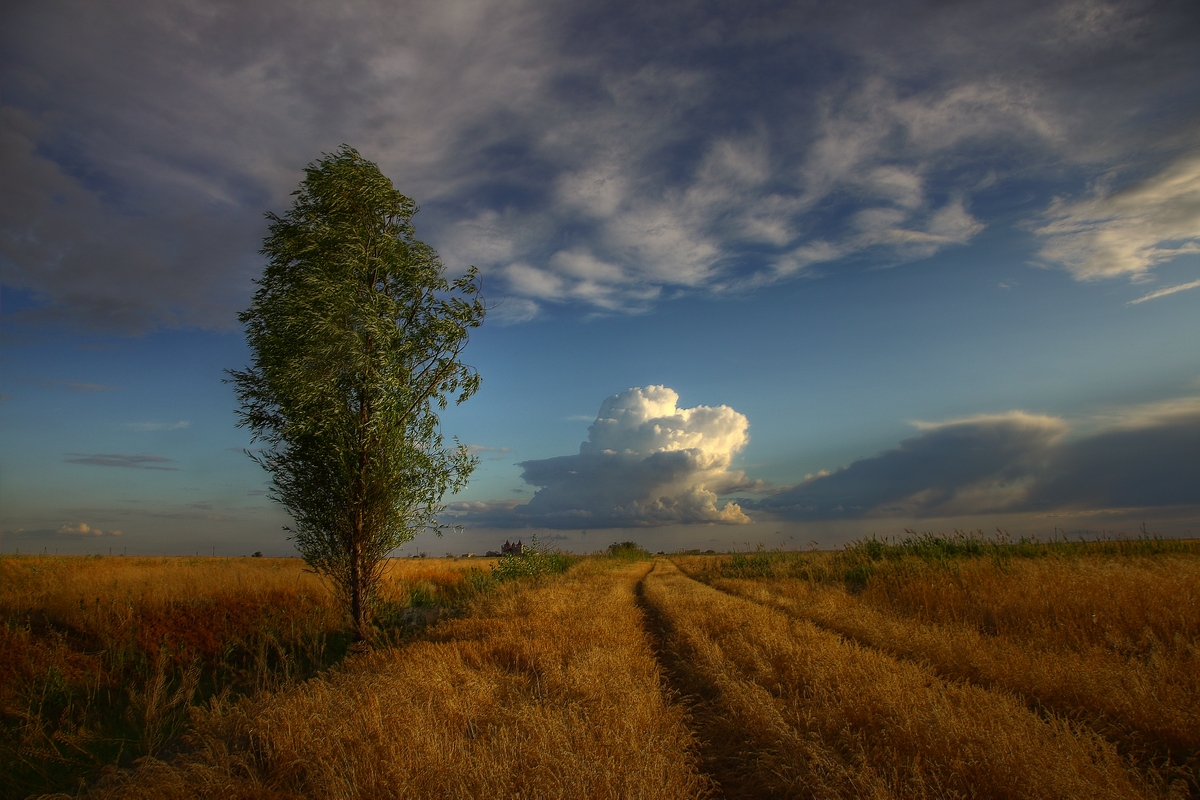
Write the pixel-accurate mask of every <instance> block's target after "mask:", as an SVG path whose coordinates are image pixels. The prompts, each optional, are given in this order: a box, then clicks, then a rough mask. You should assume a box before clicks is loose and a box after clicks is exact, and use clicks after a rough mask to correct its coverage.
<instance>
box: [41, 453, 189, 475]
mask: <svg viewBox="0 0 1200 800" xmlns="http://www.w3.org/2000/svg"><path fill="white" fill-rule="evenodd" d="M67 455H68V456H71V457H70V458H64V459H63V461H65V462H66V463H68V464H87V465H89V466H93V467H126V468H129V469H157V470H162V471H163V472H178V471H179V468H178V467H167V466H163V465H164V464H170V463H171V462H172V461H173V460H174V459H170V458H163V457H162V456H148V455H123V454H120V453H93V454H92V455H87V454H85V453H67Z"/></svg>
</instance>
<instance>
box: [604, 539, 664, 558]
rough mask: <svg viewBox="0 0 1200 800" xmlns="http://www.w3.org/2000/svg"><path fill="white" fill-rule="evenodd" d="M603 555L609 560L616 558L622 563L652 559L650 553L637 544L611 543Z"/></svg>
mask: <svg viewBox="0 0 1200 800" xmlns="http://www.w3.org/2000/svg"><path fill="white" fill-rule="evenodd" d="M604 554H605V555H606V556H608V557H609V558H616V559H620V560H622V561H641V560H642V559H646V558H653V556H652V555H651V554H650V551H649V550H647V549H646V548H644V547H642V546H641V545H640V544H638V543H637V542H613V543H612V544H610V545H609V546H608V549H606V550H605V551H604Z"/></svg>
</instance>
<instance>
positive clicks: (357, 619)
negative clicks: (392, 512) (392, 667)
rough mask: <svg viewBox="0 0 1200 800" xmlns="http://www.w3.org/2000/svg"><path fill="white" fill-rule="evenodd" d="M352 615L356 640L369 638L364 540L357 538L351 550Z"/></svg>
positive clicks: (360, 640) (363, 640) (362, 640)
mask: <svg viewBox="0 0 1200 800" xmlns="http://www.w3.org/2000/svg"><path fill="white" fill-rule="evenodd" d="M350 617H351V619H352V622H353V624H354V640H355V641H356V642H365V641H366V640H367V633H368V631H367V624H368V622H369V620H368V619H367V586H366V575H365V574H364V573H363V564H362V540H361V539H359V538H356V539H355V542H354V547H353V549H352V550H351V551H350Z"/></svg>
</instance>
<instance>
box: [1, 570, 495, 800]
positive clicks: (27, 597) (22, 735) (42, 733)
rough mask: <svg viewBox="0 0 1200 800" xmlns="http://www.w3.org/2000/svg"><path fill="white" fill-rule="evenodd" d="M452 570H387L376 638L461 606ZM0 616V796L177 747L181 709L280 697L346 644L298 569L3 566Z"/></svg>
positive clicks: (318, 591)
mask: <svg viewBox="0 0 1200 800" xmlns="http://www.w3.org/2000/svg"><path fill="white" fill-rule="evenodd" d="M464 569H466V567H462V568H460V566H459V564H457V563H449V562H438V561H425V560H421V561H420V562H419V563H418V562H410V561H408V560H403V561H401V560H397V561H395V562H393V563H392V564H391V565H390V566H389V571H388V575H387V577H386V578H385V581H384V589H385V592H384V597H383V598H382V600H381V604H380V609H379V611H380V612H381V613H380V622H381V623H383V624H384V625H385V626H390V629H389V630H390V632H391V637H390V638H397V637H396V635H395V634H396V632H397V631H399V630H407V629H408V628H409V627H411V625H409V623H411V622H413V621H414V620H412V619H406V618H404V615H403V613H402V611H403V609H405V608H410V607H411V606H412V605H413V602H414V598H417V597H419V596H420V597H425V598H427V599H428V601H429V602H428V604H429V605H436V604H438V603H440V604H443V605H445V604H450V603H460V604H461V603H467V602H470V598H471V596H473V595H474V594H475V593H477V591H476V590H475V589H473V588H472V587H467V586H466V583H467V581H465V580H464V571H463V570H464ZM0 618H2V619H3V623H4V624H3V626H0V774H3V775H4V778H5V780H4V781H2V782H0V797H24V796H26V795H27V794H30V793H34V792H38V791H53V790H57V789H68V788H71V787H74V786H77V785H78V784H79V781H81V780H86V779H88V777H89V775H92V774H94V773H95V772H97V771H98V770H100V769H101V768H103V767H105V766H107V765H112V764H128V763H130V762H131V761H132V760H133V759H135V758H138V757H141V756H145V755H152V754H154V753H157V752H159V751H160V750H161V749H162V748H163V747H167V748H168V749H170V748H173V747H176V746H177V736H178V734H179V733H180V732H181V731H182V730H183V728H184V726H185V725H186V722H187V719H188V709H189V707H190V706H192V705H193V704H195V703H202V702H206V701H207V699H208V698H210V697H213V696H217V695H220V694H221V693H223V692H233V693H248V692H255V691H262V690H267V689H272V688H278V687H281V686H287V685H291V684H292V683H294V682H296V681H298V680H302V679H305V678H307V677H309V676H311V675H313V674H316V673H317V672H319V671H320V670H322V669H325V668H326V667H328V666H329V665H331V664H333V663H336V662H337V661H338V660H340V659H341V658H342V657H343V656H344V654H345V652H346V648H347V645H348V643H349V640H350V637H349V634H348V633H347V627H346V624H345V619H344V616H343V612H342V610H341V609H340V608H339V607H338V606H337V605H336V604H335V603H334V602H333V600H332V598H331V596H330V594H329V592H328V590H327V588H326V587H325V586H324V585H323V584H322V583H321V581H320V580H318V579H317V578H316V577H315V576H314V575H312V574H311V573H308V572H305V571H304V570H303V563H302V562H301V561H300V560H298V559H261V558H247V559H208V558H204V559H201V558H119V557H118V558H101V557H88V558H80V557H62V558H59V557H45V556H32V557H29V556H22V557H3V558H0ZM416 621H418V622H419V621H421V620H419V619H418V620H416ZM398 626H407V627H403V628H401V627H398Z"/></svg>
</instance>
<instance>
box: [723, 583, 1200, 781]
mask: <svg viewBox="0 0 1200 800" xmlns="http://www.w3.org/2000/svg"><path fill="white" fill-rule="evenodd" d="M704 583H705V585H707V586H710V587H711V588H713V589H714V590H716V591H719V592H722V593H723V594H726V595H728V596H730V597H736V598H739V599H742V600H746V601H748V602H752V603H756V604H758V605H760V606H763V607H765V608H770V609H773V610H775V611H779V612H781V613H783V614H786V615H788V616H790V617H792V618H794V619H798V620H803V621H805V622H807V623H809V624H812V625H814V626H816V627H818V628H820V629H822V630H826V631H829V632H830V633H833V634H835V635H837V636H841V637H842V638H844V639H845V640H846V641H848V642H853V643H854V644H856V645H858V646H860V647H864V648H869V649H874V650H877V651H878V652H880V653H884V654H886V655H888V656H890V657H892V658H895V659H897V660H900V661H906V662H909V663H913V664H916V665H918V666H921V667H923V668H927V669H929V670H931V671H932V672H934V673H935V674H936V675H937V676H938V677H939V678H941V679H943V680H947V681H959V682H963V683H968V684H971V685H974V686H978V687H979V688H981V689H984V690H986V691H990V692H994V693H996V694H999V695H1004V696H1009V697H1012V698H1014V699H1016V700H1017V701H1018V702H1020V703H1022V704H1023V705H1024V706H1025V707H1026V708H1027V709H1029V711H1030V712H1032V713H1034V714H1037V715H1038V716H1040V717H1042V718H1043V719H1049V718H1054V717H1064V718H1066V719H1069V720H1071V721H1072V723H1073V724H1075V725H1077V726H1079V727H1081V728H1084V729H1087V730H1089V731H1092V732H1094V733H1095V734H1096V735H1097V736H1101V737H1104V738H1105V739H1106V740H1107V741H1109V742H1111V743H1112V744H1113V745H1114V746H1115V747H1116V748H1117V750H1118V752H1120V753H1121V754H1122V755H1123V756H1125V757H1126V758H1128V759H1129V760H1130V761H1131V762H1132V764H1134V765H1136V768H1137V770H1138V771H1139V774H1140V777H1141V779H1142V780H1144V781H1147V782H1148V783H1151V784H1162V785H1160V787H1159V788H1160V789H1161V790H1163V791H1165V792H1168V793H1170V794H1172V795H1173V796H1196V795H1197V794H1200V783H1198V782H1197V776H1196V768H1197V764H1198V763H1200V758H1198V757H1197V753H1196V750H1195V748H1194V741H1192V740H1188V739H1181V738H1180V737H1179V735H1178V731H1179V730H1180V729H1181V728H1182V729H1184V730H1187V729H1189V726H1188V725H1186V724H1181V723H1180V719H1179V718H1180V717H1181V716H1183V715H1186V714H1187V713H1188V712H1187V704H1186V702H1185V701H1180V700H1179V699H1178V698H1176V699H1175V700H1172V699H1164V698H1160V697H1157V696H1156V694H1157V693H1156V692H1154V691H1153V687H1152V686H1151V687H1149V688H1148V687H1147V685H1146V683H1147V682H1145V681H1139V680H1137V679H1136V678H1137V677H1138V676H1133V677H1132V678H1131V679H1130V680H1129V681H1128V683H1129V685H1128V686H1122V687H1117V690H1116V691H1112V690H1109V691H1105V692H1104V694H1103V695H1101V696H1100V697H1097V696H1096V694H1095V693H1093V692H1089V690H1088V687H1087V685H1086V684H1085V683H1084V681H1083V680H1081V678H1082V676H1087V675H1089V674H1093V673H1096V672H1099V671H1101V669H1100V666H1101V665H1097V664H1096V663H1094V659H1093V661H1089V659H1088V658H1087V657H1086V656H1085V655H1082V654H1079V653H1075V652H1071V651H1066V652H1064V651H1039V650H1036V649H1033V648H1023V647H1019V646H1017V645H1015V644H1013V643H1011V642H1007V641H1003V640H996V639H995V638H993V637H985V636H983V635H981V634H979V633H978V632H977V631H975V630H974V629H967V628H961V629H957V630H956V629H952V628H948V627H947V626H936V625H922V624H920V623H914V622H912V621H908V620H903V619H897V618H895V617H891V616H889V615H886V614H884V613H883V612H880V611H878V610H876V609H874V608H871V607H869V606H866V605H864V604H861V603H856V604H855V606H854V608H853V609H848V608H840V607H838V605H837V603H835V602H834V599H840V598H834V599H830V600H828V601H827V602H825V603H821V604H819V605H811V606H808V607H805V608H802V607H801V603H800V601H799V600H797V599H795V598H791V597H786V596H781V595H780V594H779V592H777V591H772V590H771V588H770V587H769V586H766V585H762V584H760V583H758V582H756V581H752V580H748V579H742V580H738V579H718V580H715V581H713V582H712V583H707V582H704ZM1106 660H1108V661H1114V662H1119V663H1117V664H1116V667H1117V669H1120V668H1121V667H1126V668H1127V669H1128V667H1127V665H1126V664H1124V662H1123V660H1122V659H1117V658H1115V657H1111V656H1110V657H1108V658H1107V659H1106ZM1104 666H1108V665H1104ZM1111 671H1113V672H1115V671H1117V670H1116V669H1113V670H1111ZM1105 688H1106V689H1108V688H1109V687H1105ZM1175 688H1180V687H1175ZM1167 783H1170V784H1171V785H1170V786H1169V787H1168V786H1167V785H1166V784H1167Z"/></svg>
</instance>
